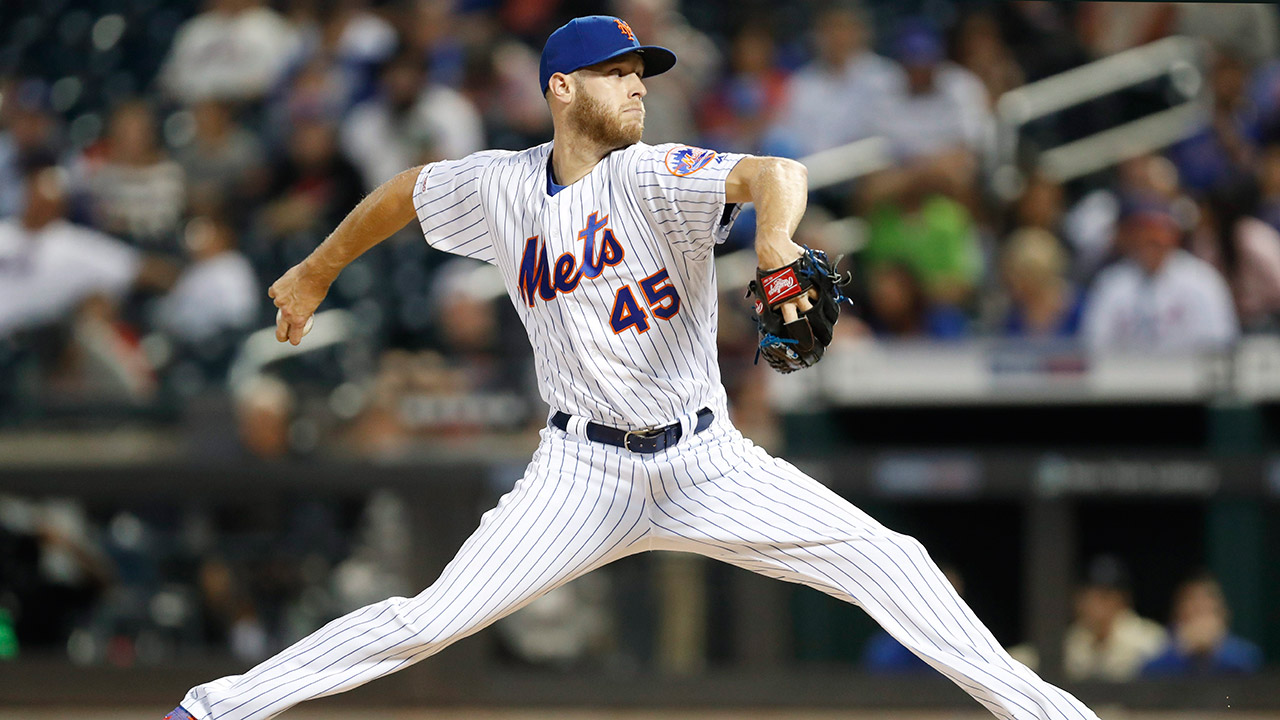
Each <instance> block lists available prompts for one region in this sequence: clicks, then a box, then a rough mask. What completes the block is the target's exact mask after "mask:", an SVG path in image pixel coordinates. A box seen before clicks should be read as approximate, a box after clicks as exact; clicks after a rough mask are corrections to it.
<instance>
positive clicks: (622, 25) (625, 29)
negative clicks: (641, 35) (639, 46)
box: [614, 19, 640, 42]
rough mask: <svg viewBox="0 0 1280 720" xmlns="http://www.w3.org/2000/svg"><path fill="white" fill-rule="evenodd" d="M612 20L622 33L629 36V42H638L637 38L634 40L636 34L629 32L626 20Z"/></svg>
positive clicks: (629, 28) (629, 27)
mask: <svg viewBox="0 0 1280 720" xmlns="http://www.w3.org/2000/svg"><path fill="white" fill-rule="evenodd" d="M614 22H616V23H618V29H619V30H621V31H622V34H623V35H626V36H627V37H629V38H631V42H640V41H639V40H636V34H635V33H634V32H631V26H630V25H628V24H627V21H626V20H616V19H615V20H614Z"/></svg>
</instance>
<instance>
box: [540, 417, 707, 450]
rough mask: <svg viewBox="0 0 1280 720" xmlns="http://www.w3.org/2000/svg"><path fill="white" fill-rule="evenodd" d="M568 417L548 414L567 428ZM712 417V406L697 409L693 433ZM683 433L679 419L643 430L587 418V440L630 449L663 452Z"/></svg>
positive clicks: (704, 427)
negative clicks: (665, 424) (617, 426)
mask: <svg viewBox="0 0 1280 720" xmlns="http://www.w3.org/2000/svg"><path fill="white" fill-rule="evenodd" d="M571 417H572V415H568V414H566V413H562V412H560V411H556V414H555V415H552V416H551V424H552V425H554V426H556V427H558V428H560V429H561V430H564V431H565V432H568V431H569V418H571ZM714 419H715V413H713V412H711V408H702V409H701V410H699V411H698V424H697V425H695V426H694V428H693V432H694V433H695V434H696V433H700V432H702V431H703V430H706V429H707V428H709V427H711V421H712V420H714ZM682 434H684V430H683V429H682V428H681V427H680V423H678V422H676V423H671V424H670V425H667V426H666V427H660V428H646V429H644V430H619V429H618V428H613V427H609V426H608V425H601V424H599V423H593V422H590V421H588V422H587V439H588V440H591V441H592V442H600V443H605V444H606V445H616V446H617V447H620V448H625V449H627V450H630V451H631V452H633V453H646V454H647V453H656V452H662V451H663V450H666V449H667V448H669V447H671V446H672V445H675V444H676V443H677V442H680V436H681V435H682Z"/></svg>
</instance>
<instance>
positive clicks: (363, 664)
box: [182, 441, 648, 720]
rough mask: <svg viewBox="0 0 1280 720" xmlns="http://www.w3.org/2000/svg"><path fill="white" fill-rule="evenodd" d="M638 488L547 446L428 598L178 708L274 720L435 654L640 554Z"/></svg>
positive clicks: (607, 457)
mask: <svg viewBox="0 0 1280 720" xmlns="http://www.w3.org/2000/svg"><path fill="white" fill-rule="evenodd" d="M573 453H580V454H581V455H582V457H581V458H575V457H573V456H572V454H573ZM623 472H625V473H626V477H622V478H619V475H620V474H621V473H623ZM633 480H638V478H635V477H634V476H633V471H632V469H631V467H630V465H629V464H628V463H625V462H624V461H623V459H622V458H621V457H620V456H619V454H618V453H612V454H610V453H609V452H608V451H607V450H604V449H601V450H595V449H591V448H588V447H587V446H583V445H581V444H578V445H573V444H571V443H565V442H551V443H547V442H545V441H544V444H543V446H542V447H540V449H539V451H538V454H537V455H535V457H534V460H533V462H532V463H530V466H529V469H528V470H527V471H526V474H525V476H524V478H523V479H521V480H520V482H519V483H517V485H516V487H515V488H514V489H513V490H512V491H511V492H510V493H508V494H507V495H505V496H504V497H503V498H502V500H501V501H499V503H498V505H497V507H495V508H494V509H492V510H490V511H489V512H487V513H485V515H484V517H483V518H482V519H481V521H480V527H479V528H478V529H477V530H476V532H475V533H474V534H473V535H472V536H471V537H470V538H469V539H468V540H467V541H466V543H464V544H463V546H462V549H461V550H459V552H458V554H457V556H455V557H454V559H453V560H452V561H450V563H449V565H448V566H447V567H446V568H445V570H444V572H443V573H442V574H441V575H440V578H439V579H438V580H436V582H435V583H434V584H433V585H432V586H431V587H429V588H427V589H426V590H425V591H423V592H422V593H421V594H419V595H418V596H417V597H413V598H390V599H388V600H384V601H383V602H380V603H375V604H373V605H370V606H368V607H365V608H362V609H360V610H356V611H355V612H352V613H350V614H349V615H346V616H344V617H341V618H338V619H337V620H334V621H333V622H331V623H329V624H328V625H326V626H324V627H323V628H321V629H320V630H318V631H316V632H315V633H313V634H312V635H310V636H308V637H306V638H303V639H302V640H300V641H298V642H297V643H296V644H294V645H293V646H291V647H289V648H287V649H285V650H284V651H282V652H281V653H280V654H278V655H276V656H275V657H272V658H270V659H268V660H266V661H264V662H263V663H261V664H260V665H258V666H257V667H255V668H253V669H252V670H250V671H249V672H247V673H245V674H244V675H237V676H232V677H227V678H222V679H221V680H216V681H214V682H211V683H208V684H206V685H201V686H198V687H196V688H194V689H192V690H191V691H190V692H189V693H187V696H186V698H185V699H184V700H183V702H182V706H183V707H184V708H186V709H187V710H188V711H190V712H191V713H192V714H193V715H195V716H196V717H197V718H202V719H204V720H210V719H213V718H216V719H217V720H259V719H263V718H270V717H273V716H275V715H276V714H278V713H280V712H283V711H284V710H286V709H288V708H289V707H292V706H293V705H296V704H297V703H300V702H302V701H304V700H311V699H313V698H318V697H324V696H326V695H332V694H335V693H339V692H342V691H345V690H350V689H351V688H354V687H357V686H359V685H362V684H364V683H366V682H369V681H370V680H373V679H375V678H377V677H381V676H383V675H386V674H389V673H391V672H394V671H396V670H399V669H401V668H404V667H407V666H409V665H411V664H413V663H415V662H417V661H419V660H421V659H423V658H425V657H427V656H429V655H433V654H435V653H437V652H439V651H440V650H442V649H444V648H445V647H447V646H448V645H450V644H451V643H453V642H455V641H457V640H460V639H462V638H464V637H467V636H468V635H471V634H473V633H475V632H477V631H479V630H480V629H482V628H484V627H485V626H487V625H489V624H491V623H493V622H494V621H496V620H498V619H499V618H502V617H503V616H505V615H508V614H510V613H512V612H514V611H516V610H518V609H520V608H521V607H523V606H524V605H526V604H528V603H529V602H531V601H533V600H534V599H536V598H537V597H539V596H541V595H543V594H545V593H546V592H548V591H550V590H552V589H553V588H555V587H558V586H560V585H562V584H564V583H566V582H568V581H570V580H572V579H573V578H575V577H577V576H579V575H582V574H584V573H586V572H588V571H590V570H592V569H593V568H596V567H599V566H601V565H604V564H606V563H608V562H611V561H612V560H615V559H617V558H619V557H623V556H625V555H627V554H630V553H631V552H634V551H636V550H637V548H636V547H635V543H636V542H637V541H638V540H639V539H640V538H642V537H644V535H645V533H646V530H647V525H646V524H645V523H644V519H645V517H646V513H647V507H646V506H647V502H648V501H647V499H646V493H645V492H644V485H643V482H641V485H640V486H639V488H640V491H638V492H637V491H634V489H635V488H636V487H637V486H636V485H635V482H633Z"/></svg>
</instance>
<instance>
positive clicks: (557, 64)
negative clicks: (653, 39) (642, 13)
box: [538, 15, 676, 93]
mask: <svg viewBox="0 0 1280 720" xmlns="http://www.w3.org/2000/svg"><path fill="white" fill-rule="evenodd" d="M629 52H638V53H640V56H641V57H642V58H644V76H645V77H653V76H654V75H661V74H662V73H664V72H666V71H668V70H670V69H671V68H672V67H674V66H675V64H676V54H675V53H673V52H671V51H670V50H668V49H666V48H664V47H658V46H657V45H641V44H640V41H639V40H636V34H635V33H634V32H632V31H631V26H630V25H628V24H627V22H626V21H625V20H622V19H620V18H616V17H612V16H610V15H588V16H587V17H580V18H574V19H573V20H570V21H569V22H567V23H565V24H564V25H561V26H560V27H559V28H558V29H557V30H556V31H555V32H553V33H551V37H549V38H547V44H546V45H545V46H544V47H543V48H542V62H541V64H540V65H539V73H538V74H539V76H540V77H539V79H540V80H541V81H542V92H544V93H545V92H546V91H547V86H548V85H549V84H550V82H551V76H552V75H555V74H556V73H565V74H568V73H571V72H573V71H574V70H580V69H582V68H584V67H587V66H588V65H595V64H596V63H602V62H604V61H606V60H612V59H614V58H616V57H618V56H620V55H626V54H627V53H629Z"/></svg>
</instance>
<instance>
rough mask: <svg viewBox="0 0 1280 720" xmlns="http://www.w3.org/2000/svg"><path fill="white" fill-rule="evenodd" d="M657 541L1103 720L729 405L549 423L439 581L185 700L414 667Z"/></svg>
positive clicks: (273, 692) (970, 685)
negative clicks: (676, 417)
mask: <svg viewBox="0 0 1280 720" xmlns="http://www.w3.org/2000/svg"><path fill="white" fill-rule="evenodd" d="M720 411H721V412H723V407H721V409H720ZM720 417H723V415H720ZM651 549H661V550H677V551H685V552H694V553H699V554H701V555H705V556H707V557H711V558H714V559H717V560H721V561H724V562H728V563H731V564H733V565H737V566H739V567H742V568H745V569H747V570H751V571H753V572H757V573H760V574H762V575H765V576H768V577H771V578H776V579H780V580H786V581H789V582H795V583H800V584H804V585H808V586H810V587H813V588H815V589H817V590H821V591H822V592H825V593H828V594H830V595H832V596H834V597H837V598H839V599H841V600H845V601H847V602H850V603H853V604H855V605H858V606H859V607H861V608H863V609H864V610H866V612H867V613H868V614H870V615H871V616H872V617H873V618H875V620H877V621H878V622H879V623H880V624H881V625H883V626H884V627H885V629H886V630H888V631H889V633H890V634H892V635H893V636H894V637H896V638H897V639H898V640H899V641H901V642H902V643H903V644H904V645H906V646H907V647H908V648H910V649H911V650H912V651H913V652H915V653H917V654H918V655H920V656H921V657H922V658H923V659H924V660H925V661H926V662H928V663H929V664H930V665H931V666H933V667H934V668H936V669H937V670H938V671H939V672H941V673H942V674H944V675H945V676H947V677H948V678H950V679H951V680H952V681H953V682H955V683H956V684H957V685H958V686H959V687H961V688H962V689H964V690H965V691H966V692H968V693H969V694H970V695H971V696H973V698H974V699H975V700H977V701H978V702H979V703H981V704H982V705H983V706H984V707H986V708H987V709H988V710H990V711H991V712H992V714H994V715H995V716H996V717H999V718H1006V719H1009V720H1030V719H1032V718H1037V719H1045V720H1048V719H1053V720H1096V716H1095V715H1094V714H1093V713H1092V712H1090V711H1089V709H1088V708H1086V707H1085V706H1084V705H1082V704H1080V703H1079V701H1077V700H1075V699H1074V698H1073V697H1071V696H1070V695H1068V694H1067V693H1065V692H1063V691H1062V690H1060V689H1058V688H1056V687H1053V686H1052V685H1049V684H1048V683H1045V682H1044V681H1043V680H1041V679H1040V678H1039V677H1037V676H1036V675H1035V674H1034V673H1033V672H1031V671H1030V670H1028V669H1027V668H1026V667H1024V666H1023V665H1021V664H1019V663H1017V662H1016V661H1015V660H1013V659H1012V658H1011V657H1009V655H1008V654H1007V653H1006V652H1005V651H1004V650H1003V649H1001V648H1000V646H999V644H998V643H996V641H995V639H994V638H993V637H992V636H991V634H990V633H989V632H988V631H987V630H986V628H984V627H983V626H982V624H981V622H979V621H978V619H977V618H976V617H975V616H974V615H973V613H972V611H971V610H969V608H968V607H967V606H966V605H965V604H964V602H963V601H962V600H961V599H960V598H959V596H957V595H956V593H955V591H954V590H953V589H952V588H951V585H950V584H949V583H948V582H947V580H946V578H945V577H944V576H943V575H942V573H941V572H940V571H939V570H938V568H937V567H936V565H934V563H933V561H932V560H931V559H930V558H929V555H928V553H926V552H925V550H924V548H923V546H921V545H920V543H919V542H917V541H916V540H914V539H913V538H910V537H907V536H905V535H901V534H899V533H895V532H893V531H891V530H889V529H888V528H886V527H884V526H883V525H881V524H880V523H878V522H877V521H876V520H874V519H872V518H871V517H870V516H869V515H867V514H866V513H864V512H862V511H861V510H859V509H858V508H856V507H854V506H853V505H851V504H849V503H848V501H846V500H844V499H842V498H840V497H839V496H837V495H836V494H835V493H833V492H831V491H830V490H829V489H827V488H826V487H824V486H823V485H821V484H819V483H818V482H816V481H814V480H813V479H811V478H809V477H808V476H806V475H804V474H803V473H801V472H800V471H799V470H797V469H796V468H795V467H793V466H792V465H790V464H788V463H786V462H784V461H782V460H778V459H775V458H772V457H770V456H769V455H768V454H766V453H765V452H764V451H763V450H761V449H760V448H757V447H755V446H754V445H753V444H752V443H751V442H750V441H747V440H745V439H743V438H742V436H741V435H740V434H738V432H737V431H736V430H734V429H733V428H732V427H731V426H729V425H728V424H727V423H725V422H723V421H722V420H720V419H717V420H716V422H715V423H713V425H712V427H711V428H710V429H708V430H706V431H704V432H702V433H699V434H697V435H694V436H693V437H692V438H688V439H686V440H685V441H683V442H681V443H680V444H678V445H677V446H675V447H673V448H670V449H668V450H665V451H663V452H660V453H657V454H655V455H651V456H644V455H633V454H631V453H629V452H626V451H624V450H621V449H619V448H614V447H611V446H607V445H602V444H598V443H591V442H588V441H586V440H585V439H582V438H580V437H575V436H572V435H569V434H567V433H564V432H561V431H559V430H557V429H555V428H548V429H546V430H544V431H543V440H542V443H541V445H540V446H539V449H538V451H537V453H536V454H535V455H534V458H533V460H532V461H531V462H530V464H529V467H528V469H527V470H526V472H525V475H524V477H523V478H522V479H521V480H520V482H519V483H517V484H516V486H515V488H513V489H512V490H511V492H509V493H508V494H507V495H505V496H503V498H502V499H501V500H500V501H499V502H498V505H497V507H495V508H494V509H492V510H490V511H489V512H487V513H485V515H484V516H483V518H482V519H481V521H480V526H479V528H478V529H477V530H476V532H475V533H474V534H473V535H472V536H471V538H469V539H468V540H467V541H466V543H464V544H463V546H462V548H461V550H459V552H458V555H457V556H456V557H455V558H454V559H453V561H452V562H450V563H449V565H448V566H447V567H446V568H445V570H444V572H443V573H442V574H441V576H440V578H439V579H438V580H437V581H436V582H435V583H434V584H433V585H432V586H431V587H429V588H427V590H425V591H424V592H423V593H421V594H420V595H418V596H417V597H414V598H391V599H389V600H386V601H383V602H381V603H377V604H374V605H370V606H368V607H365V608H362V609H360V610H357V611H355V612H353V613H351V614H349V615H347V616H345V617H342V618H339V619H337V620H334V621H333V622H331V623H329V624H328V625H326V626H325V627H323V628H321V629H320V630H319V631H317V632H316V633H314V634H313V635H311V636H310V637H308V638H305V639H303V640H302V641H300V642H298V643H297V644H295V645H294V646H293V647H290V648H288V649H287V650H285V651H284V652H282V653H280V654H279V655H277V656H276V657H274V658H271V659H270V660H267V661H266V662H264V663H262V664H261V665H259V666H258V667H255V668H253V669H252V670H250V671H249V672H247V673H245V674H244V675H239V676H233V677H228V678H223V679H221V680H217V681H214V682H212V683H209V684H207V685H202V686H200V687H197V688H195V689H193V690H192V691H191V692H189V693H188V694H187V696H186V697H185V698H184V699H183V702H182V705H183V707H185V708H187V709H189V710H190V711H191V712H192V713H193V714H194V715H195V716H196V717H197V718H217V719H218V720H260V719H263V718H269V717H273V716H275V715H276V714H277V713H280V712H282V711H284V710H285V709H287V708H289V707H292V706H293V705H295V704H297V703H299V702H302V701H304V700H310V699H314V698H319V697H324V696H326V695H332V694H334V693H338V692H342V691H344V690H349V689H351V688H353V687H356V686H358V685H362V684H364V683H366V682H368V681H370V680H373V679H375V678H377V677H381V676H383V675H386V674H388V673H391V672H394V671H396V670H399V669H401V668H403V667H406V666H408V665H411V664H413V663H415V662H417V661H419V660H421V659H423V658H425V657H427V656H429V655H432V654H434V653H436V652H439V651H440V650H442V649H444V648H445V647H447V646H448V645H450V644H452V643H453V642H455V641H457V640H460V639H462V638H464V637H467V636H468V635H471V634H472V633H475V632H477V631H479V630H480V629H482V628H484V627H486V626H488V625H489V624H491V623H493V622H494V621H496V620H498V619H499V618H501V617H504V616H505V615H507V614H509V613H511V612H514V611H516V610H518V609H519V608H521V607H523V606H524V605H526V604H528V603H529V602H531V601H532V600H534V599H535V598H537V597H539V596H541V595H542V594H544V593H546V592H548V591H550V590H552V589H553V588H555V587H558V586H560V585H562V584H564V583H566V582H569V581H570V580H572V579H573V578H576V577H578V576H581V575H583V574H585V573H587V572H590V571H591V570H593V569H594V568H597V567H600V566H601V565H604V564H607V563H609V562H612V561H613V560H616V559H618V558H621V557H625V556H626V555H630V554H632V553H636V552H641V551H645V550H651Z"/></svg>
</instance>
